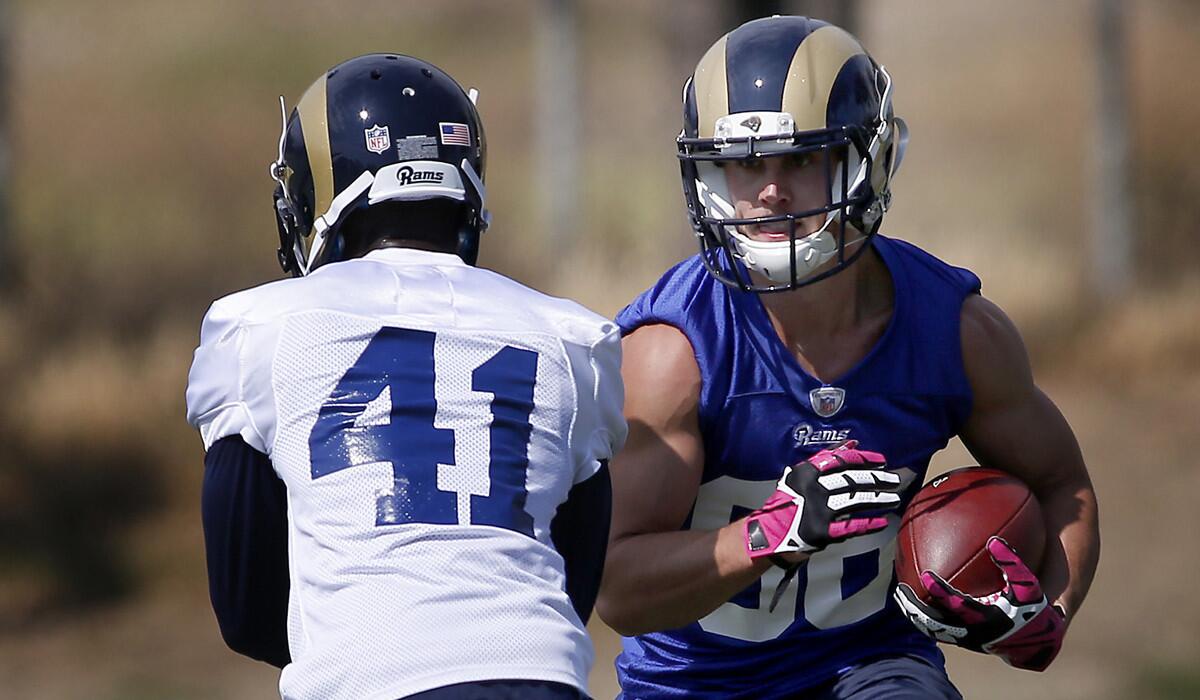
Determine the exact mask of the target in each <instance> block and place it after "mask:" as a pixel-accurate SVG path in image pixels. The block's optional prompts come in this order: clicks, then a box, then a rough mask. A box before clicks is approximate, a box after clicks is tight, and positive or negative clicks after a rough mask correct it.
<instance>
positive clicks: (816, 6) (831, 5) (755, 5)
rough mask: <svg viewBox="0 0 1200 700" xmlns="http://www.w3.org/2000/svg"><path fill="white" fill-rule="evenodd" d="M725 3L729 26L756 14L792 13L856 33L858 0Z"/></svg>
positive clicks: (761, 15) (778, 0) (754, 17)
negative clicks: (729, 19) (729, 20)
mask: <svg viewBox="0 0 1200 700" xmlns="http://www.w3.org/2000/svg"><path fill="white" fill-rule="evenodd" d="M726 7H727V8H728V10H727V12H728V14H729V17H730V18H731V20H732V21H731V22H730V24H729V29H733V28H734V27H736V26H738V25H740V24H743V23H744V22H749V21H750V20H752V19H758V18H759V17H770V16H771V15H788V14H795V15H804V16H806V17H812V18H813V19H819V20H824V21H826V22H829V23H831V24H836V25H837V26H839V27H841V28H842V29H845V30H846V31H848V32H850V33H851V34H854V35H855V36H858V0H759V1H758V2H736V0H735V1H733V2H730V3H728V4H727V5H726Z"/></svg>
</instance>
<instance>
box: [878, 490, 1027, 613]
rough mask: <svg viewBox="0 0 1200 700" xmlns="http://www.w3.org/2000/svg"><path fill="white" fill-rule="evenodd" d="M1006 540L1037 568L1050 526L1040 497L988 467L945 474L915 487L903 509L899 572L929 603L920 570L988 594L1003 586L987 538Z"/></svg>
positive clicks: (968, 591) (967, 589) (976, 593)
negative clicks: (914, 495)
mask: <svg viewBox="0 0 1200 700" xmlns="http://www.w3.org/2000/svg"><path fill="white" fill-rule="evenodd" d="M993 535H998V536H1000V537H1003V538H1004V539H1005V540H1006V541H1007V542H1008V543H1009V545H1011V546H1012V548H1013V549H1015V550H1016V551H1017V554H1018V555H1020V557H1021V558H1022V559H1023V560H1024V561H1025V562H1026V563H1028V564H1029V567H1030V568H1031V569H1033V571H1034V572H1037V571H1038V569H1039V565H1040V564H1041V561H1042V551H1043V549H1044V548H1045V546H1046V529H1045V524H1044V522H1043V521H1042V509H1041V506H1040V505H1039V504H1038V501H1037V498H1035V497H1034V495H1033V493H1032V492H1031V491H1030V490H1029V487H1027V486H1026V485H1025V483H1024V482H1022V481H1021V480H1020V479H1017V478H1016V477H1014V476H1011V475H1010V474H1007V473H1005V472H1002V471H999V470H996V469H987V468H984V467H963V468H961V469H955V470H953V471H950V472H946V473H945V474H942V475H941V476H938V477H937V478H935V479H933V480H932V481H930V482H929V483H928V484H926V485H925V486H923V487H922V488H921V490H920V491H918V492H917V495H916V497H915V498H914V499H913V501H912V503H910V504H909V506H908V508H907V509H906V510H905V511H904V516H903V518H902V519H901V521H900V533H899V535H898V536H897V544H896V576H897V578H898V579H899V580H900V581H901V582H903V583H907V584H908V585H909V586H911V587H912V589H913V592H915V593H916V594H917V596H918V597H919V598H920V599H921V600H923V601H925V602H929V592H928V591H927V590H926V589H925V586H923V585H922V584H921V580H920V578H919V575H920V573H921V572H922V571H926V570H928V571H933V572H934V573H936V574H938V575H939V576H941V577H942V578H943V579H945V580H946V581H947V582H949V583H950V585H952V586H954V587H955V588H957V589H958V590H960V591H962V592H963V593H966V594H968V595H971V596H975V597H982V596H986V595H990V594H992V593H995V592H997V591H999V590H1001V589H1003V588H1004V578H1003V577H1002V576H1001V575H1000V570H999V569H998V568H997V567H996V565H995V563H993V562H992V559H991V557H990V556H989V555H988V552H987V549H986V548H985V547H986V545H987V541H988V539H989V538H991V537H992V536H993Z"/></svg>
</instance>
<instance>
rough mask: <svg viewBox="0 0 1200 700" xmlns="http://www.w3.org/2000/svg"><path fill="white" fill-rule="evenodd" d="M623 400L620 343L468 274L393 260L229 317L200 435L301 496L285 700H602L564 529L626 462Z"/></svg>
mask: <svg viewBox="0 0 1200 700" xmlns="http://www.w3.org/2000/svg"><path fill="white" fill-rule="evenodd" d="M622 392H623V390H622V385H621V378H620V335H619V331H618V329H617V326H616V325H615V324H614V323H612V322H610V321H608V320H607V319H604V318H602V317H600V316H598V315H596V314H593V313H592V312H590V311H588V310H586V309H584V308H583V307H581V306H579V305H578V304H575V303H574V302H571V301H567V300H564V299H556V298H553V297H548V296H546V295H543V294H541V293H539V292H536V291H533V290H531V289H529V288H527V287H524V286H522V285H520V284H518V283H516V282H514V281H512V280H510V279H508V278H507V277H504V276H502V275H499V274H496V273H493V272H490V271H487V270H483V269H479V268H476V267H471V266H469V265H466V264H465V263H463V262H462V261H461V260H460V259H459V258H458V257H457V256H454V255H449V254H444V253H432V252H425V251H418V250H413V249H407V248H386V249H382V250H376V251H372V252H371V253H369V254H368V255H367V256H365V257H364V258H359V259H354V260H348V261H345V262H340V263H335V264H330V265H326V266H323V267H321V268H319V269H317V270H316V271H314V272H313V273H312V274H311V275H309V276H307V277H303V278H298V279H290V280H282V281H278V282H273V283H270V284H266V285H263V286H261V287H257V288H254V289H250V290H247V291H244V292H240V293H237V294H233V295H230V296H228V297H225V298H223V299H220V300H218V301H217V302H215V303H214V304H213V305H212V308H211V309H209V312H208V314H207V315H206V316H205V319H204V324H203V327H202V329H201V337H200V347H199V348H198V349H197V350H196V354H195V359H194V361H193V364H192V369H191V374H190V376H189V378H188V390H187V403H188V420H189V422H191V423H192V425H194V426H196V427H197V428H199V430H200V434H201V437H202V438H203V440H204V445H205V449H207V448H208V447H210V446H211V445H212V444H213V443H214V442H216V441H217V440H219V439H221V438H223V437H226V436H229V435H240V436H241V437H242V438H243V439H244V440H245V441H246V442H247V443H248V444H249V445H250V446H252V447H254V448H255V449H257V450H260V451H262V452H264V453H266V454H267V455H268V456H269V457H270V458H271V463H272V464H273V465H274V467H275V470H276V471H277V472H278V473H279V476H280V477H281V478H282V479H283V481H284V482H285V484H286V485H287V495H288V520H289V556H290V560H291V597H290V601H289V611H288V640H289V646H290V648H291V655H292V663H291V664H290V665H288V666H287V667H286V668H285V669H284V670H283V674H282V676H281V678H280V692H281V694H282V696H283V697H284V698H355V699H356V700H360V699H364V698H380V699H381V700H382V699H386V700H394V699H395V698H399V697H403V696H405V695H409V694H412V693H418V692H421V691H424V690H429V689H431V688H437V687H441V686H446V685H451V684H454V683H462V682H468V681H478V680H489V679H501V678H509V679H540V680H548V681H557V682H560V683H566V684H568V685H572V686H575V687H577V688H579V689H581V690H585V691H586V689H587V675H588V671H589V669H590V667H591V664H592V658H593V650H592V645H591V642H590V640H589V639H588V637H587V633H586V631H585V629H584V625H583V623H582V622H581V621H580V619H579V617H578V615H576V613H575V610H574V608H573V607H572V606H571V601H570V600H569V599H568V597H567V595H566V593H565V575H564V571H563V560H562V557H561V556H559V554H558V553H557V552H556V551H555V550H554V548H553V545H552V543H551V540H550V521H551V519H552V518H553V517H554V514H555V511H556V509H557V508H558V506H559V505H560V504H561V503H562V502H563V501H564V500H566V497H567V492H568V491H569V490H570V489H571V487H572V486H573V485H574V484H576V483H578V482H581V481H583V480H585V479H587V478H588V477H590V476H592V475H593V474H594V473H595V472H596V470H597V469H599V466H600V462H601V461H602V460H607V459H609V458H610V457H611V456H612V455H613V453H614V452H615V451H616V450H617V449H618V448H619V447H620V446H621V444H622V443H623V442H624V439H625V433H626V426H625V421H624V418H623V417H622V415H621V408H622V405H621V404H622V400H623V393H622Z"/></svg>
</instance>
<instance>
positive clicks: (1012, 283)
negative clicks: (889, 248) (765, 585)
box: [0, 0, 1200, 700]
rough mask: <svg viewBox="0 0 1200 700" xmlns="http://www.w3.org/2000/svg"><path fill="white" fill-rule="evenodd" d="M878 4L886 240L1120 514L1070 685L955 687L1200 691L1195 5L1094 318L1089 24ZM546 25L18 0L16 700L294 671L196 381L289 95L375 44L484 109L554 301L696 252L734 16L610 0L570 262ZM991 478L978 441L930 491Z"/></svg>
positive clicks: (966, 681)
mask: <svg viewBox="0 0 1200 700" xmlns="http://www.w3.org/2000/svg"><path fill="white" fill-rule="evenodd" d="M862 6H863V9H864V12H863V27H862V29H861V32H860V33H861V34H862V37H863V39H864V41H865V42H866V43H867V45H868V46H869V47H870V48H871V50H872V53H873V54H874V55H875V56H876V57H877V58H879V59H880V60H881V61H882V62H884V63H885V64H886V65H887V66H888V67H889V69H890V70H891V71H892V73H893V75H894V77H895V79H896V81H897V90H898V92H897V98H896V100H897V110H898V112H899V113H901V114H902V115H904V116H905V117H906V118H907V119H908V121H909V124H910V126H911V128H912V131H913V138H912V142H911V145H910V150H909V155H908V157H907V159H906V161H905V165H904V169H903V171H902V172H901V174H900V177H899V180H898V183H897V186H896V206H895V209H894V210H893V212H892V213H891V214H889V219H888V226H887V230H888V232H889V233H890V234H891V235H894V236H899V237H903V238H907V239H910V240H913V241H915V242H918V243H920V244H922V245H925V246H926V247H928V248H930V249H932V250H933V251H934V252H936V253H937V254H939V255H941V256H942V257H943V258H945V259H948V260H950V261H952V262H955V263H957V264H960V265H965V266H968V267H971V268H973V269H974V270H976V271H977V272H978V273H979V274H980V275H981V276H982V277H983V279H984V291H985V293H987V294H988V295H989V296H991V297H992V298H993V299H995V300H996V301H997V302H999V303H1000V304H1001V305H1002V306H1003V307H1005V308H1006V309H1008V310H1009V312H1010V314H1011V315H1012V316H1013V317H1014V318H1015V319H1016V320H1017V321H1018V324H1019V325H1021V326H1022V327H1023V328H1024V329H1025V331H1026V335H1027V339H1028V341H1029V343H1030V346H1031V349H1032V351H1033V356H1034V363H1035V369H1036V370H1037V372H1038V374H1039V376H1040V377H1041V378H1042V383H1043V385H1044V386H1045V387H1046V388H1047V390H1048V393H1050V394H1051V395H1052V396H1053V397H1054V398H1055V399H1056V400H1057V401H1058V402H1059V404H1060V405H1061V407H1062V408H1063V409H1064V412H1065V413H1066V414H1067V416H1068V418H1069V419H1071V421H1072V422H1073V424H1074V425H1075V427H1076V429H1077V432H1078V433H1079V436H1080V439H1081V442H1082V444H1083V446H1084V450H1085V454H1086V456H1087V457H1088V460H1089V464H1090V466H1091V469H1092V472H1093V477H1094V479H1095V481H1096V486H1097V490H1098V492H1099V496H1100V500H1101V513H1102V526H1103V531H1104V536H1105V550H1104V556H1103V561H1102V563H1101V569H1100V572H1099V576H1098V578H1097V581H1096V584H1095V587H1094V589H1093V593H1092V596H1091V598H1090V599H1089V602H1088V605H1087V607H1086V608H1085V609H1084V611H1083V613H1082V615H1081V616H1080V618H1079V620H1078V622H1077V624H1076V625H1075V626H1074V628H1073V629H1072V633H1071V636H1070V637H1069V638H1068V642H1067V647H1066V650H1065V651H1064V653H1063V655H1062V657H1061V658H1060V660H1059V661H1058V662H1057V663H1056V665H1055V666H1054V667H1053V669H1052V670H1051V671H1050V672H1048V673H1046V674H1043V675H1032V674H1027V673H1019V672H1015V671H1011V670H1008V669H1006V668H1004V667H1003V666H1002V665H1001V664H999V663H997V662H994V660H992V659H987V658H983V657H977V656H973V655H969V654H959V653H955V652H952V653H951V654H950V663H951V672H952V675H953V677H954V678H955V680H956V681H957V682H958V684H959V685H960V686H961V687H962V688H963V690H964V691H965V692H966V694H967V696H968V697H972V698H989V697H997V698H999V697H1011V696H1013V695H1018V696H1022V697H1026V698H1029V699H1030V700H1033V699H1035V698H1153V697H1158V698H1184V697H1197V696H1200V671H1197V669H1196V666H1195V659H1196V658H1197V656H1198V655H1200V632H1197V630H1198V629H1200V603H1197V602H1196V600H1195V596H1193V595H1191V584H1192V583H1193V582H1194V580H1195V579H1196V578H1197V574H1200V564H1198V563H1197V558H1196V556H1195V555H1194V550H1195V547H1194V545H1193V540H1192V535H1193V533H1195V532H1196V531H1197V525H1198V524H1200V522H1198V518H1197V517H1196V515H1195V513H1196V510H1197V509H1196V508H1195V506H1194V505H1193V500H1192V499H1193V494H1195V493H1197V492H1200V469H1198V468H1197V464H1196V455H1197V454H1200V435H1198V431H1197V430H1196V428H1197V423H1196V414H1197V409H1198V408H1200V274H1197V266H1198V264H1200V242H1198V241H1197V239H1196V223H1195V222H1196V221H1198V220H1200V197H1198V196H1197V195H1200V170H1197V168H1196V166H1195V163H1196V162H1198V158H1197V156H1198V155H1200V153H1197V151H1198V150H1200V146H1197V140H1196V139H1195V138H1194V137H1191V136H1190V134H1191V132H1192V131H1193V130H1194V126H1195V124H1197V123H1200V95H1198V94H1197V92H1196V89H1195V86H1194V84H1193V83H1194V82H1195V81H1194V80H1193V79H1192V78H1191V66H1193V65H1195V64H1196V63H1197V60H1198V59H1200V40H1198V39H1197V38H1196V37H1197V36H1200V31H1198V30H1200V9H1198V8H1197V7H1195V6H1194V4H1193V3H1190V2H1186V1H1185V0H1145V1H1144V2H1140V3H1137V4H1136V6H1134V5H1132V4H1131V5H1130V7H1129V15H1130V40H1131V46H1130V49H1131V51H1130V60H1131V79H1132V94H1133V98H1134V103H1133V105H1132V117H1133V128H1134V134H1133V136H1134V149H1135V156H1136V165H1135V171H1134V173H1133V175H1134V181H1135V185H1136V194H1137V202H1138V205H1139V211H1140V215H1139V218H1138V219H1137V233H1138V234H1139V237H1140V238H1139V244H1138V251H1139V255H1140V260H1141V262H1140V263H1139V265H1140V267H1139V285H1138V287H1137V288H1136V289H1135V290H1134V291H1133V292H1132V293H1131V294H1130V295H1129V296H1128V297H1127V298H1125V299H1122V300H1119V301H1118V302H1117V303H1116V304H1114V305H1112V306H1109V307H1099V306H1098V305H1096V304H1095V303H1093V302H1092V301H1091V300H1090V298H1089V297H1088V296H1087V295H1086V294H1084V293H1083V292H1082V290H1083V288H1084V281H1083V278H1082V275H1081V270H1082V261H1081V260H1082V257H1083V247H1082V246H1083V244H1084V240H1085V233H1086V229H1085V227H1086V225H1087V209H1086V206H1087V196H1088V191H1087V182H1088V180H1087V177H1086V172H1087V168H1088V167H1089V161H1088V158H1089V148H1088V146H1089V143H1090V141H1089V139H1090V138H1091V133H1092V132H1091V129H1092V128H1093V124H1092V120H1091V118H1090V107H1091V104H1092V101H1093V99H1094V85H1095V77H1094V75H1093V74H1092V53H1091V46H1090V43H1089V41H1090V31H1091V24H1090V20H1089V17H1088V13H1089V12H1090V10H1091V7H1092V4H1091V3H1090V2H1088V1H1086V0H1063V1H1061V2H1055V3H1044V2H1037V1H1036V0H1014V1H1013V2H1008V3H1003V4H994V3H993V4H982V3H955V4H951V3H944V2H933V1H932V0H920V1H915V0H913V1H910V0H906V1H904V2H891V3H885V2H883V1H882V0H865V1H864V2H863V3H862ZM537 7H538V5H537V3H536V2H534V1H533V0H522V1H519V2H508V3H486V2H482V1H480V0H446V1H445V2H442V3H438V4H436V5H434V4H429V3H416V2H385V1H384V0H372V1H368V2H358V3H353V4H341V5H335V4H333V3H315V2H302V3H290V2H283V0H264V1H263V2H258V3H254V4H243V3H238V2H231V1H229V0H218V1H217V2H210V3H189V4H184V3H176V2H153V1H150V0H121V1H117V2H109V3H85V2H80V1H79V0H39V1H38V2H34V1H33V0H24V1H19V2H14V3H11V4H10V7H9V11H8V15H7V21H8V31H9V36H10V40H11V49H12V52H11V56H10V89H9V93H8V98H7V99H8V105H9V117H10V124H11V130H12V136H11V138H12V144H11V148H12V151H13V152H12V183H11V193H10V198H11V200H10V206H11V215H12V221H11V228H10V229H9V230H8V232H7V233H8V235H9V236H10V241H9V243H10V247H9V249H8V250H7V251H6V253H7V255H8V258H7V260H6V263H7V265H8V266H9V270H10V272H11V274H12V275H13V276H12V278H11V280H10V283H9V285H8V286H7V288H6V291H5V294H4V296H3V298H2V299H0V378H3V380H4V385H5V387H6V391H5V393H4V395H3V397H2V398H0V695H2V696H5V697H22V698H45V699H52V698H53V699H58V698H77V697H90V698H98V699H100V700H110V699H111V700H124V699H131V700H138V699H143V698H145V699H151V698H154V699H158V698H171V699H174V698H179V699H181V700H189V699H193V698H194V699H200V698H250V697H269V696H271V695H272V694H273V693H274V686H275V681H276V673H275V672H274V671H273V670H272V669H270V668H268V667H266V666H264V665H260V664H255V663H253V662H250V661H247V660H244V659H242V658H240V657H237V656H236V655H234V654H232V653H231V652H228V651H227V650H225V649H224V647H223V646H222V644H221V642H220V638H219V635H218V633H217V629H216V625H215V621H214V620H213V618H212V614H211V612H210V610H209V608H208V603H207V597H206V588H205V586H206V584H205V577H204V568H203V559H202V550H201V536H200V531H199V518H198V512H197V510H198V508H197V502H198V492H199V475H200V460H201V449H200V445H199V441H198V439H197V438H196V437H195V436H194V435H193V434H192V432H191V431H190V429H189V428H188V427H187V426H186V425H185V423H184V421H183V388H184V384H185V381H186V372H187V367H188V364H189V362H190V358H191V350H192V348H193V346H194V344H195V341H196V334H197V328H198V325H199V320H200V318H201V315H202V314H203V312H204V310H205V308H206V306H207V304H208V302H209V301H211V300H212V299H213V298H214V297H216V296H219V295H222V294H225V293H227V292H229V291H232V290H235V289H239V288H243V287H246V286H250V285H252V284H256V283H258V282H260V281H263V280H266V279H270V278H273V277H274V276H276V274H277V269H276V268H275V263H274V256H273V248H274V241H273V238H274V235H275V234H274V225H273V223H272V220H271V218H270V216H271V215H270V213H269V209H268V203H269V195H270V187H269V184H268V182H267V180H266V178H265V176H264V172H265V167H264V166H265V164H266V162H267V161H269V160H270V159H271V158H272V157H273V149H274V143H275V138H276V135H277V128H278V125H277V120H278V117H277V113H276V109H277V108H276V106H275V103H274V96H275V95H276V94H278V93H280V92H283V93H284V94H286V95H288V97H289V99H290V100H294V99H296V97H297V96H298V94H299V93H300V91H301V90H302V89H303V88H304V87H305V86H306V85H307V84H308V82H309V81H310V80H311V79H312V77H313V76H315V75H316V74H317V73H318V72H319V71H320V70H321V69H323V68H324V67H326V66H328V65H331V64H333V63H335V62H337V61H338V60H341V59H343V58H346V57H349V56H352V55H356V54H358V53H363V52H367V51H377V50H396V51H401V52H406V53H412V54H415V55H419V56H422V57H424V58H427V59H429V60H432V61H433V62H434V63H437V64H438V65H440V66H442V67H443V68H445V69H447V70H448V71H449V72H450V73H451V74H453V75H455V76H456V77H458V78H460V79H461V80H462V81H463V82H465V83H469V84H472V85H476V86H478V87H480V88H481V91H482V93H483V96H482V100H481V109H482V111H483V115H484V119H485V120H486V122H487V125H488V135H489V145H490V148H491V157H490V158H489V166H490V172H489V191H490V194H491V197H492V209H493V212H494V214H495V218H496V226H495V228H494V229H493V231H491V232H489V233H488V234H487V238H486V240H485V242H484V252H483V262H484V264H486V265H488V266H490V267H494V268H496V269H499V270H501V271H503V272H506V273H508V274H511V275H513V276H515V277H517V278H518V279H521V280H523V281H527V282H529V283H532V284H533V285H534V286H537V287H539V288H542V289H544V290H547V291H550V292H551V293H555V294H561V295H565V296H572V297H576V298H578V299H580V300H582V301H584V302H585V303H587V304H589V305H590V306H592V307H594V308H596V309H597V310H599V311H602V312H604V313H607V314H612V313H615V312H616V311H617V310H619V309H620V307H621V306H622V305H623V304H624V303H625V302H626V301H628V300H629V299H630V298H631V297H632V296H633V295H634V294H635V293H636V292H637V291H639V290H640V289H642V288H644V287H645V286H646V285H648V284H649V283H650V282H651V281H652V280H653V279H654V278H655V277H656V275H657V274H658V272H660V271H661V269H662V268H664V267H665V266H666V265H668V264H669V263H671V262H673V261H675V260H678V259H679V258H681V257H683V256H684V255H686V254H689V253H690V252H691V247H690V246H691V244H690V238H689V236H688V234H687V231H686V229H685V225H684V220H683V214H682V212H683V209H682V202H681V198H680V197H679V183H678V175H677V168H676V165H675V163H674V160H673V144H672V138H673V136H674V134H675V132H676V131H677V129H678V125H677V124H678V105H677V96H678V87H679V85H680V84H681V81H682V79H683V77H684V75H685V74H686V73H687V72H688V71H689V70H690V68H691V65H692V64H693V62H694V61H695V60H696V58H697V57H698V56H699V54H700V52H701V51H702V50H703V49H704V47H705V46H706V45H707V44H708V43H709V42H710V41H711V40H712V39H714V38H715V37H716V36H717V35H718V34H719V33H720V32H721V31H723V30H724V29H725V28H726V27H724V26H723V25H722V22H721V19H720V15H719V13H718V12H717V11H716V10H715V8H714V7H712V6H711V5H709V4H705V3H684V2H664V3H639V2H635V1H634V0H607V1H605V2H602V1H601V0H586V1H585V2H583V10H582V14H583V30H584V33H583V36H582V41H583V44H582V45H581V47H580V56H581V71H582V74H583V75H582V89H581V95H582V98H583V100H584V106H585V112H584V114H585V117H584V123H583V124H582V127H583V131H584V133H585V134H586V135H587V138H588V145H587V147H586V148H585V149H584V151H583V159H582V162H581V163H580V164H579V168H578V172H579V177H580V184H581V188H582V191H583V193H584V196H583V202H582V211H581V215H580V216H579V217H578V219H574V220H571V221H565V222H560V224H559V225H560V226H562V227H563V228H565V229H569V230H571V231H572V232H574V233H575V235H576V236H577V242H576V244H575V248H574V250H573V251H572V252H571V253H570V254H569V255H566V256H562V257H560V256H557V255H555V254H553V253H552V252H551V251H550V250H549V249H548V248H547V246H546V245H545V241H546V237H547V232H546V231H542V230H539V229H538V227H537V226H536V225H535V224H534V223H532V222H536V221H537V218H536V213H537V201H538V200H537V192H536V191H535V190H534V188H533V186H532V183H534V182H535V181H536V180H535V178H534V169H535V167H536V163H535V161H534V160H533V155H532V154H533V152H534V145H535V143H534V131H535V128H534V127H535V126H536V117H535V115H534V114H533V111H532V105H533V104H534V92H533V91H534V89H536V80H535V77H536V73H535V71H534V64H533V61H534V60H535V56H534V54H533V48H532V47H533V45H534V43H535V42H534V30H533V21H534V19H535V13H536V11H537ZM1030 439H1031V440H1032V439H1036V437H1035V436H1031V438H1030ZM968 462H969V457H968V456H967V455H966V454H965V452H963V451H962V448H961V446H958V445H953V446H952V447H951V448H950V449H948V450H947V451H946V452H945V453H943V454H942V455H939V457H938V459H937V461H936V462H935V469H945V468H949V467H952V466H956V465H959V464H964V463H968ZM593 629H594V631H595V632H596V637H597V640H598V646H599V648H600V655H599V658H598V662H597V667H596V670H595V672H594V675H593V690H594V692H595V693H596V694H597V696H598V697H606V696H611V695H612V692H613V687H614V686H613V681H612V670H611V659H612V655H613V654H614V653H615V650H614V645H613V638H612V635H611V633H609V632H607V631H606V630H604V629H603V626H602V625H599V624H593Z"/></svg>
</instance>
